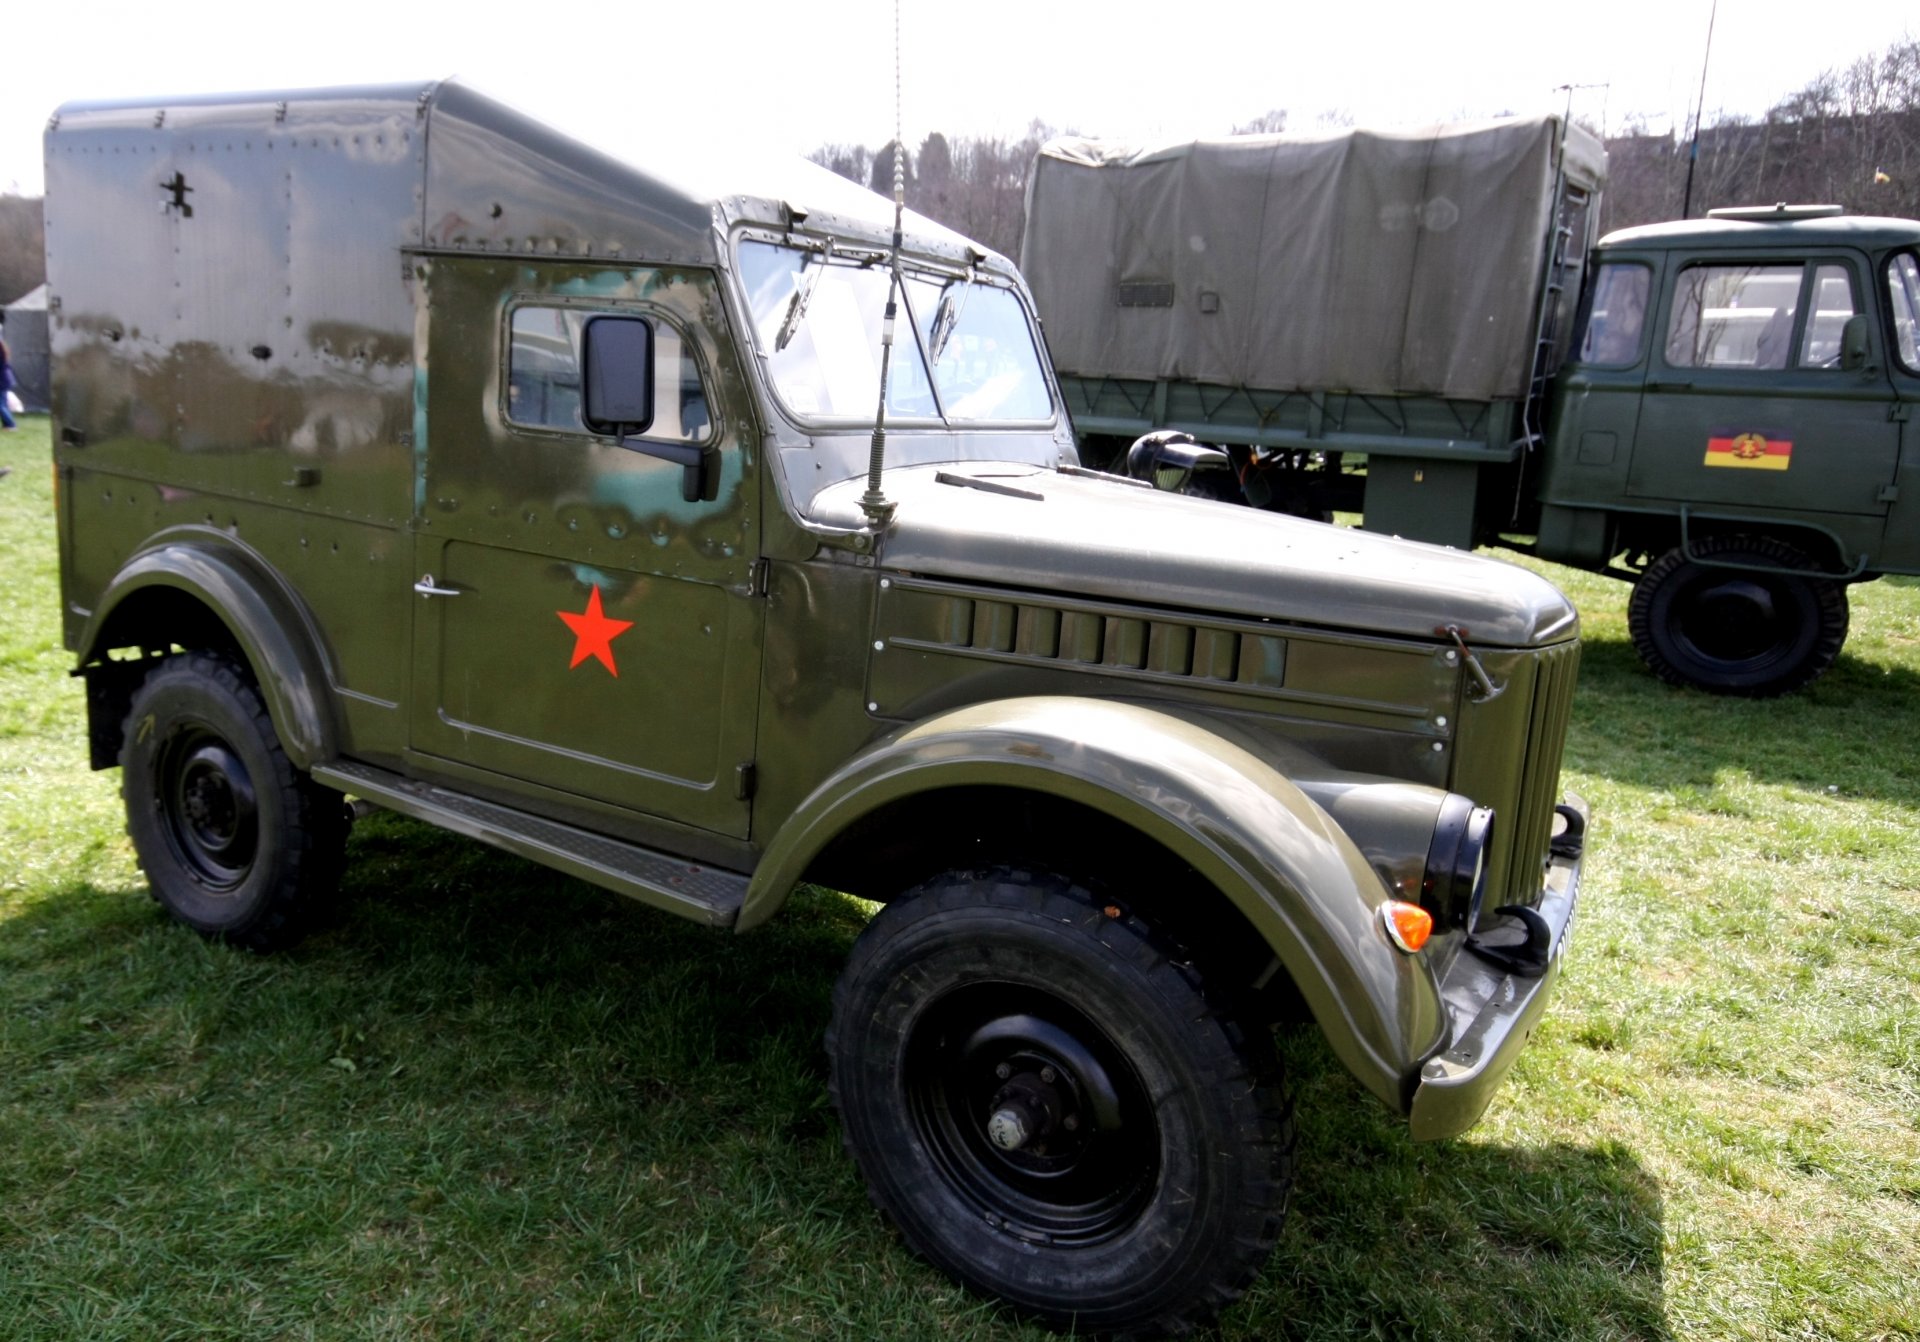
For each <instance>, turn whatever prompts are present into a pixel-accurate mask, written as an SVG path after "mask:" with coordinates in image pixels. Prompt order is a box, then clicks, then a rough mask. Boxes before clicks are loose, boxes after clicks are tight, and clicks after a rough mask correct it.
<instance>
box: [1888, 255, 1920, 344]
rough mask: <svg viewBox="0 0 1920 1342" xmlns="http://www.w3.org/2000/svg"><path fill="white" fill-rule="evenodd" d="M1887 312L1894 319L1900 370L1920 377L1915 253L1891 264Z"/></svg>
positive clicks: (1919, 267)
mask: <svg viewBox="0 0 1920 1342" xmlns="http://www.w3.org/2000/svg"><path fill="white" fill-rule="evenodd" d="M1887 311H1888V312H1889V313H1891V314H1892V315H1893V348H1894V353H1895V354H1896V355H1897V356H1898V358H1899V360H1900V366H1901V367H1902V368H1904V369H1906V370H1907V371H1908V372H1909V373H1920V261H1916V260H1914V257H1913V253H1912V252H1902V253H1900V254H1899V255H1898V256H1896V257H1894V258H1893V259H1892V260H1891V261H1889V262H1887Z"/></svg>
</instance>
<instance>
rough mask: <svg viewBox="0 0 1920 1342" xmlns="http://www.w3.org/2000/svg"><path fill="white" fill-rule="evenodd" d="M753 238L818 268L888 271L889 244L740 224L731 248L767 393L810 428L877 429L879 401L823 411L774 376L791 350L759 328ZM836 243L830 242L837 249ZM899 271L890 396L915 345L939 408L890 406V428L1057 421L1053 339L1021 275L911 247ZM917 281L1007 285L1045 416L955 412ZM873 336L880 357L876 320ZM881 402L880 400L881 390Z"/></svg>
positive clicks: (986, 428)
mask: <svg viewBox="0 0 1920 1342" xmlns="http://www.w3.org/2000/svg"><path fill="white" fill-rule="evenodd" d="M751 243H758V244H763V245H766V246H771V247H776V248H783V249H786V250H790V251H799V252H804V253H806V254H807V257H808V266H809V268H811V266H812V265H815V264H819V263H820V262H821V261H822V260H823V259H824V260H825V262H826V264H828V265H830V266H835V267H844V268H846V269H848V270H866V271H869V272H877V273H878V274H880V275H883V276H884V275H886V274H887V269H886V268H887V265H888V257H889V254H888V251H887V249H886V248H884V247H877V246H875V245H873V244H871V243H863V242H856V241H853V240H849V239H843V238H839V237H829V236H826V235H817V234H810V233H809V234H800V233H793V232H782V231H780V230H775V229H762V228H746V229H740V230H737V231H736V232H735V234H734V237H733V246H732V248H731V251H732V257H731V260H732V263H733V264H732V267H731V268H732V271H733V278H734V280H735V283H736V285H737V286H738V288H737V292H738V295H739V299H740V302H741V306H742V309H743V312H744V314H745V317H746V326H747V329H748V339H749V341H750V343H751V347H752V349H753V352H754V354H755V356H756V359H755V362H756V363H757V364H758V365H759V371H760V375H761V377H762V380H763V383H764V385H765V387H766V390H767V393H768V394H769V395H770V396H771V397H772V399H773V401H774V403H775V404H777V405H778V406H779V407H780V409H781V410H782V411H783V412H784V413H785V414H786V415H787V417H788V418H790V419H791V420H792V421H793V422H794V423H795V424H798V425H802V426H804V427H807V428H810V429H826V430H845V429H849V428H857V429H870V428H872V427H873V408H871V407H869V408H866V409H864V410H861V411H860V412H859V413H857V414H852V415H845V414H823V413H821V412H819V411H816V410H808V409H804V408H802V407H800V406H797V405H795V404H793V402H792V401H791V400H790V399H789V397H788V396H786V395H785V394H783V392H782V391H781V389H780V386H779V383H778V380H777V379H776V378H775V377H774V376H773V375H772V367H771V365H772V363H773V361H774V360H775V359H776V358H778V357H780V356H781V355H782V354H784V353H785V351H776V350H774V349H773V348H772V344H773V340H772V338H771V337H770V336H766V335H763V333H762V331H761V329H760V328H761V325H762V324H763V320H764V319H763V318H762V317H761V316H759V315H758V314H757V313H756V312H755V310H754V304H753V295H752V294H751V293H749V292H748V291H747V283H746V279H745V276H746V267H745V265H744V262H743V258H742V255H741V248H743V247H744V246H746V245H748V244H751ZM829 244H831V249H830V250H829ZM900 271H901V279H902V280H903V281H904V283H903V284H902V286H901V289H902V292H901V294H900V296H899V301H900V308H901V310H900V313H899V315H898V317H897V318H896V319H895V322H894V354H893V359H894V368H893V370H892V372H891V374H890V376H889V389H888V399H889V400H890V401H891V400H892V399H893V396H894V394H895V391H896V389H897V387H898V379H899V373H900V360H901V355H902V353H903V352H904V351H906V350H911V351H912V357H914V358H917V360H918V362H919V367H920V369H921V370H923V372H924V376H925V377H926V379H927V383H928V386H929V389H930V391H931V395H932V399H933V407H934V412H933V414H931V415H925V414H903V413H901V412H900V411H899V410H897V409H896V408H895V407H894V406H892V405H889V407H888V409H887V427H888V429H889V430H893V429H896V428H897V429H899V430H901V431H902V432H916V433H919V432H928V431H933V432H945V433H976V432H980V433H1033V432H1037V431H1045V430H1050V429H1053V428H1055V427H1057V426H1058V424H1059V422H1060V416H1061V400H1060V392H1059V386H1058V382H1057V379H1056V378H1055V376H1054V372H1053V368H1052V365H1051V364H1050V362H1049V361H1048V359H1047V355H1046V343H1045V342H1044V341H1043V340H1042V339H1041V337H1040V324H1039V321H1038V320H1037V318H1036V316H1035V314H1034V311H1033V306H1032V302H1031V299H1030V296H1029V295H1028V294H1027V293H1026V292H1025V290H1024V288H1023V287H1022V286H1021V284H1020V282H1019V278H1018V276H1017V275H1009V274H1007V273H1005V272H1004V271H1002V270H999V269H987V268H985V267H981V266H960V265H954V264H951V263H947V264H942V263H940V262H937V261H934V260H931V259H929V258H926V257H921V256H916V255H912V254H907V253H903V254H902V256H901V262H900ZM801 273H804V272H801ZM915 281H920V282H923V283H927V284H930V285H932V286H933V287H934V288H935V289H936V290H943V289H944V288H945V287H946V286H947V285H949V284H951V283H953V282H954V281H963V282H970V283H975V284H979V285H981V286H983V287H987V288H992V289H997V290H1001V291H1004V292H1005V293H1007V294H1009V295H1010V296H1011V297H1012V299H1013V301H1014V304H1015V305H1016V307H1017V309H1018V311H1019V313H1020V318H1021V321H1022V322H1023V323H1024V330H1025V332H1026V338H1027V342H1028V347H1029V349H1030V350H1031V352H1032V359H1033V366H1034V368H1035V369H1036V370H1037V372H1038V373H1039V378H1040V387H1041V390H1042V392H1043V394H1044V396H1045V399H1046V404H1047V411H1046V414H1045V415H1043V416H1041V417H1037V418H1027V419H1012V418H1008V419H967V418H963V417H960V416H957V415H954V414H953V413H951V412H950V410H949V409H948V406H947V400H948V397H947V395H946V394H944V393H943V392H942V389H941V386H940V377H939V374H938V372H937V365H936V364H935V363H934V361H933V360H932V358H931V357H929V354H928V351H927V348H926V342H925V340H924V339H923V338H922V334H921V325H922V323H921V320H920V318H921V315H922V314H920V313H919V312H918V311H917V310H916V308H915V306H914V302H913V298H912V292H913V286H914V282H915ZM781 311H782V312H783V313H784V311H785V304H784V302H783V303H782V305H781ZM925 315H926V319H927V320H928V321H931V320H932V314H931V313H928V314H925ZM808 320H811V313H809V316H808V317H806V318H803V319H802V320H801V322H800V327H801V328H804V327H805V325H806V323H807V321H808ZM779 325H780V322H779V321H774V322H773V326H772V329H774V330H777V329H778V328H779ZM871 335H872V338H873V347H872V353H873V357H874V360H875V362H876V363H877V362H878V360H879V356H880V345H879V328H878V325H877V324H876V326H875V328H874V329H873V331H872V332H871ZM788 348H791V345H789V346H788ZM874 401H875V404H876V405H877V403H878V395H877V389H876V394H875V397H874Z"/></svg>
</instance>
